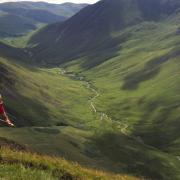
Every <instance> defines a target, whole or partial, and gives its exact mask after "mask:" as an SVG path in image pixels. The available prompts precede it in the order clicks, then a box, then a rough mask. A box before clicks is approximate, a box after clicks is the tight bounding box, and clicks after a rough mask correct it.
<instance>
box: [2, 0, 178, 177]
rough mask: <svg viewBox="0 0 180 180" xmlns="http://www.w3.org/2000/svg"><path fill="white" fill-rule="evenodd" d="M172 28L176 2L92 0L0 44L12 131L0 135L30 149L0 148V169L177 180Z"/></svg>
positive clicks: (175, 58) (175, 47) (175, 53)
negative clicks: (59, 19)
mask: <svg viewBox="0 0 180 180" xmlns="http://www.w3.org/2000/svg"><path fill="white" fill-rule="evenodd" d="M119 10H121V11H119ZM179 24H180V3H179V1H178V0H171V1H167V0H156V1H155V0H152V1H149V0H126V1H125V0H114V1H112V0H102V1H99V2H98V3H96V4H94V5H91V6H87V7H85V8H84V9H82V10H81V11H80V12H79V13H77V14H76V15H75V16H73V17H72V18H70V19H68V20H67V21H64V22H61V23H54V24H50V25H47V26H45V27H44V28H42V29H41V30H39V31H37V32H35V33H32V34H28V35H25V36H24V37H23V38H17V39H13V40H14V44H12V45H13V46H9V45H7V44H3V43H1V44H0V90H1V93H2V95H3V97H4V101H5V105H6V108H7V111H8V113H9V116H10V118H11V119H12V120H13V122H14V123H15V124H16V127H15V128H8V127H5V126H4V125H1V127H0V137H2V138H5V139H6V140H7V142H8V143H7V144H9V145H11V143H12V142H14V143H17V144H18V145H19V146H20V147H21V146H22V147H26V148H27V149H29V150H30V151H32V152H28V151H25V152H22V153H21V151H20V150H19V149H15V151H12V150H11V149H9V146H8V148H7V147H5V149H4V146H2V150H0V156H1V163H0V166H2V168H4V169H5V172H9V171H13V172H14V173H15V174H16V177H18V176H20V175H19V174H17V173H18V172H17V170H16V169H17V168H20V169H21V170H20V171H21V172H20V174H21V175H22V179H23V178H24V179H25V178H26V174H25V172H27V174H32V176H33V178H34V179H44V178H45V177H48V178H49V179H58V178H60V179H63V178H64V179H78V178H79V179H122V180H124V179H127V180H128V179H136V178H137V179H138V178H139V179H152V180H156V179H157V180H161V179H162V180H172V179H173V180H178V179H180V126H179V125H180V121H179V119H180V64H179V63H180V61H179V59H180V25H179ZM9 44H11V42H10V41H9ZM0 142H1V140H0ZM0 144H1V143H0ZM19 146H18V147H19ZM10 147H11V146H10ZM13 147H14V146H13ZM18 151H20V152H18ZM34 152H36V153H38V154H39V153H40V154H39V155H36V154H34ZM13 156H15V157H13ZM50 156H57V158H55V159H53V158H52V157H50ZM59 157H62V158H65V159H66V160H67V161H68V162H67V161H65V160H62V159H60V158H59ZM6 159H7V160H6ZM43 161H44V162H43ZM71 161H72V162H77V163H79V164H80V165H81V166H83V168H81V167H80V166H79V165H76V164H75V166H74V163H71ZM3 162H6V163H4V164H3ZM11 162H13V163H11ZM14 162H15V163H14ZM64 163H65V164H64ZM44 166H45V168H44ZM76 166H78V167H76ZM89 168H90V169H89ZM62 169H63V170H62ZM91 169H97V173H96V172H95V171H96V170H91ZM102 171H103V172H105V173H103V172H102ZM64 173H65V174H66V175H67V176H68V177H65V176H63V175H64ZM106 173H107V174H106ZM111 173H112V174H111ZM116 174H117V175H116ZM0 177H6V176H5V175H4V176H3V172H1V171H0ZM7 177H8V176H7Z"/></svg>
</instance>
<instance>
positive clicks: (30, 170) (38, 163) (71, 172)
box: [0, 147, 140, 180]
mask: <svg viewBox="0 0 180 180" xmlns="http://www.w3.org/2000/svg"><path fill="white" fill-rule="evenodd" d="M0 156H1V160H0V178H2V179H12V180H15V179H27V180H28V179H33V180H35V179H37V180H41V179H42V180H44V179H49V180H56V179H67V180H68V179H72V180H73V179H76V180H78V179H102V180H103V179H104V180H105V179H107V180H109V179H117V180H121V179H122V180H123V179H125V180H138V179H140V178H136V177H133V176H128V175H125V174H122V175H113V174H110V173H109V174H108V173H105V172H101V171H97V170H93V169H85V168H82V167H81V166H79V165H78V164H77V163H72V162H68V161H66V160H64V159H62V158H55V157H50V156H42V155H38V154H35V153H29V152H26V151H22V150H21V151H17V150H14V149H10V148H8V147H1V149H0Z"/></svg>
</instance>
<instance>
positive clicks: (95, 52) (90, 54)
mask: <svg viewBox="0 0 180 180" xmlns="http://www.w3.org/2000/svg"><path fill="white" fill-rule="evenodd" d="M130 36H131V34H130V33H124V34H122V35H120V36H118V37H115V38H113V37H111V36H110V35H108V36H107V38H106V39H105V40H104V41H103V42H100V43H98V42H97V44H96V46H95V47H94V48H92V49H89V50H88V51H86V55H85V57H86V58H87V60H86V61H85V62H84V63H83V64H82V67H83V68H85V69H90V68H93V67H95V66H98V65H100V64H102V63H104V62H106V61H108V60H111V59H112V58H114V57H116V56H118V55H119V54H118V52H119V51H120V50H121V44H122V43H124V42H126V41H127V40H128V38H129V37H130ZM98 44H99V45H98Z"/></svg>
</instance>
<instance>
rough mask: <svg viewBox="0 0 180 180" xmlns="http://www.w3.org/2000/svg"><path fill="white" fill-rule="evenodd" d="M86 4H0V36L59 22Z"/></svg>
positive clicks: (14, 34) (22, 32)
mask: <svg viewBox="0 0 180 180" xmlns="http://www.w3.org/2000/svg"><path fill="white" fill-rule="evenodd" d="M85 6H86V4H71V3H69V4H68V3H67V4H66V3H65V4H60V5H58V4H48V3H43V2H38V3H35V2H11V3H1V4H0V36H1V37H11V36H21V35H22V34H25V33H27V32H29V31H32V30H35V29H37V28H38V27H39V26H40V25H45V24H50V23H54V22H61V21H64V20H66V19H67V18H69V17H70V16H72V15H74V14H75V13H77V12H78V11H79V10H80V9H82V8H83V7H85Z"/></svg>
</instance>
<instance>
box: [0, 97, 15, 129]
mask: <svg viewBox="0 0 180 180" xmlns="http://www.w3.org/2000/svg"><path fill="white" fill-rule="evenodd" d="M0 117H2V119H3V121H4V122H5V123H7V124H8V125H9V126H14V124H13V123H12V122H11V121H10V120H9V117H8V115H7V113H6V111H5V108H4V102H3V98H2V95H1V94H0Z"/></svg>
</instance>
